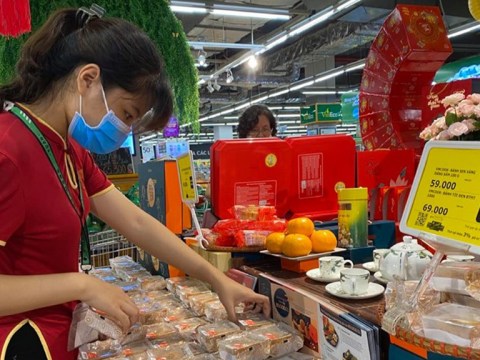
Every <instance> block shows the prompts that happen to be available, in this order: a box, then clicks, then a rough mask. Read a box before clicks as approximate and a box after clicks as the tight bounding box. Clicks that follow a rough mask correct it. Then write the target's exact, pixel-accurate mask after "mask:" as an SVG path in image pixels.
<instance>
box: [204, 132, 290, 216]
mask: <svg viewBox="0 0 480 360" xmlns="http://www.w3.org/2000/svg"><path fill="white" fill-rule="evenodd" d="M210 159H211V172H210V176H211V178H210V181H211V200H212V210H213V212H214V214H215V215H216V216H218V217H219V218H221V219H227V218H231V217H233V215H232V214H231V213H230V211H229V210H230V208H231V207H232V206H233V205H265V206H267V205H268V206H275V208H276V210H277V215H278V216H279V217H284V216H285V215H286V213H287V211H288V194H289V188H290V173H291V171H292V170H291V167H292V156H291V154H290V147H289V146H288V144H287V143H286V142H285V141H284V140H281V139H278V138H261V139H238V140H218V141H216V142H215V143H214V144H213V145H212V147H211V149H210Z"/></svg>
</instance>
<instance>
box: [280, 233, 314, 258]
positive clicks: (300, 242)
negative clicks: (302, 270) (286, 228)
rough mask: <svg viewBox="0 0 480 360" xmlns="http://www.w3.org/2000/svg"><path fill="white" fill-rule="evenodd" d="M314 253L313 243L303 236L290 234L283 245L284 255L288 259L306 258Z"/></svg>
mask: <svg viewBox="0 0 480 360" xmlns="http://www.w3.org/2000/svg"><path fill="white" fill-rule="evenodd" d="M311 252H312V242H311V241H310V239H309V238H308V236H306V235H303V234H288V235H287V236H285V240H283V244H282V253H283V255H286V256H288V257H298V256H305V255H308V254H310V253H311Z"/></svg>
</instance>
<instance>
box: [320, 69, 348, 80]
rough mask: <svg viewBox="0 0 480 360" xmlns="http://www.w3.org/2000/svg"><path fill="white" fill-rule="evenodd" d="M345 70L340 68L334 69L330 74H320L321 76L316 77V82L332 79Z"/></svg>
mask: <svg viewBox="0 0 480 360" xmlns="http://www.w3.org/2000/svg"><path fill="white" fill-rule="evenodd" d="M344 72H345V70H344V69H342V70H338V71H334V72H332V73H330V74H327V75H323V76H320V77H318V78H316V79H315V81H314V82H316V83H318V82H321V81H325V80H328V79H332V78H334V77H337V76H338V75H341V74H343V73H344Z"/></svg>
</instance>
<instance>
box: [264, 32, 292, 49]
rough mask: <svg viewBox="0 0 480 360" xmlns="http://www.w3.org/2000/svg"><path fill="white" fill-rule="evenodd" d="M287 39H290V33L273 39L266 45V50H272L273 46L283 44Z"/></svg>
mask: <svg viewBox="0 0 480 360" xmlns="http://www.w3.org/2000/svg"><path fill="white" fill-rule="evenodd" d="M287 39H288V35H283V36H281V37H279V38H278V39H276V40H273V41H272V42H270V43H268V44H267V45H266V46H265V50H270V49H271V48H274V47H275V46H277V45H280V44H283V43H284V42H285V41H287Z"/></svg>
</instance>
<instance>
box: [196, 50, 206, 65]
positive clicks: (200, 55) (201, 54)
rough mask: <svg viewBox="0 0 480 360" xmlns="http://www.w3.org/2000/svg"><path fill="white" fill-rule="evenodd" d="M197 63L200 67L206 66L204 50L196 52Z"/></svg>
mask: <svg viewBox="0 0 480 360" xmlns="http://www.w3.org/2000/svg"><path fill="white" fill-rule="evenodd" d="M197 62H198V65H200V66H205V65H206V64H207V53H206V52H205V51H204V50H199V51H198V56H197Z"/></svg>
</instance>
